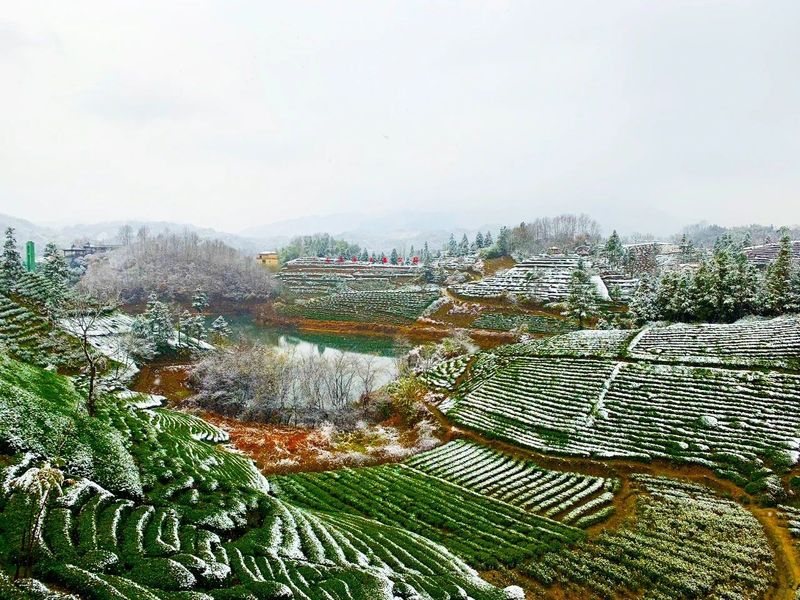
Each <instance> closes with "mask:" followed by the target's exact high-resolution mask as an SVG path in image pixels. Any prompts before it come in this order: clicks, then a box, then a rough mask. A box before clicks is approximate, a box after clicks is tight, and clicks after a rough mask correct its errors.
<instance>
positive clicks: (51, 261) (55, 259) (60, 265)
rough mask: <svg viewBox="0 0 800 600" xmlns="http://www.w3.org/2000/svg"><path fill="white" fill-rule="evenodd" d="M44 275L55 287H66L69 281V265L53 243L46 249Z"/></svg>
mask: <svg viewBox="0 0 800 600" xmlns="http://www.w3.org/2000/svg"><path fill="white" fill-rule="evenodd" d="M42 275H44V276H45V277H46V278H47V280H48V281H49V282H50V283H52V284H53V285H54V286H57V287H59V288H61V287H65V286H66V285H67V283H68V281H69V265H68V264H67V260H66V259H65V258H64V255H63V254H62V253H61V251H60V250H59V249H58V246H56V245H55V244H53V243H50V244H47V245H46V246H45V247H44V265H43V266H42Z"/></svg>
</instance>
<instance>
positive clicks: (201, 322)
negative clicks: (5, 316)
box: [189, 315, 208, 342]
mask: <svg viewBox="0 0 800 600" xmlns="http://www.w3.org/2000/svg"><path fill="white" fill-rule="evenodd" d="M189 331H190V332H191V333H190V337H193V338H194V339H196V340H200V341H201V342H204V341H206V339H207V338H208V331H207V330H206V320H205V319H204V318H203V316H202V315H194V316H193V317H192V320H191V323H190V324H189Z"/></svg>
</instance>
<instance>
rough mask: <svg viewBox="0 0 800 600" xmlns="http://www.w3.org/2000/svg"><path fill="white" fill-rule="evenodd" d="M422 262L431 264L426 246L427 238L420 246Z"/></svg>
mask: <svg viewBox="0 0 800 600" xmlns="http://www.w3.org/2000/svg"><path fill="white" fill-rule="evenodd" d="M422 263H423V264H424V265H426V266H427V265H430V264H431V251H430V249H429V248H428V241H427V240H426V241H425V245H424V246H423V247H422Z"/></svg>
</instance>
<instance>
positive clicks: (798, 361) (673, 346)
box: [628, 315, 800, 368]
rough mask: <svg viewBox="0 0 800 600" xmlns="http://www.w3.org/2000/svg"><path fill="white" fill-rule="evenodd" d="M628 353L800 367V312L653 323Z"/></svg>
mask: <svg viewBox="0 0 800 600" xmlns="http://www.w3.org/2000/svg"><path fill="white" fill-rule="evenodd" d="M628 353H629V354H630V356H631V357H633V358H641V359H658V360H671V361H677V362H680V361H685V362H695V363H697V362H704V363H709V364H714V363H720V364H722V363H738V364H762V365H768V366H770V365H771V366H781V367H786V366H789V367H794V368H800V316H797V315H787V316H783V317H777V318H774V319H748V320H743V321H738V322H736V323H732V324H730V325H720V324H703V325H684V324H676V325H670V326H667V327H650V328H647V329H645V330H644V331H643V333H642V334H641V335H640V336H637V337H636V338H635V339H634V340H633V342H632V343H631V344H630V346H629V347H628Z"/></svg>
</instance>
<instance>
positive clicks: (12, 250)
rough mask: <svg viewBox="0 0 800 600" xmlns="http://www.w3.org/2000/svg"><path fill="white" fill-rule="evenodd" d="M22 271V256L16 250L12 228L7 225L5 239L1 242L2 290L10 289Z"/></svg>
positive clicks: (0, 269) (0, 275)
mask: <svg viewBox="0 0 800 600" xmlns="http://www.w3.org/2000/svg"><path fill="white" fill-rule="evenodd" d="M23 273H24V269H23V267H22V258H21V257H20V255H19V251H18V250H17V240H16V238H15V237H14V228H13V227H9V228H7V229H6V241H5V243H4V244H3V256H2V259H1V260H0V285H2V288H3V289H4V290H9V289H11V288H12V287H13V286H14V284H16V283H17V282H18V281H19V279H20V278H21V277H22V274H23Z"/></svg>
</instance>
